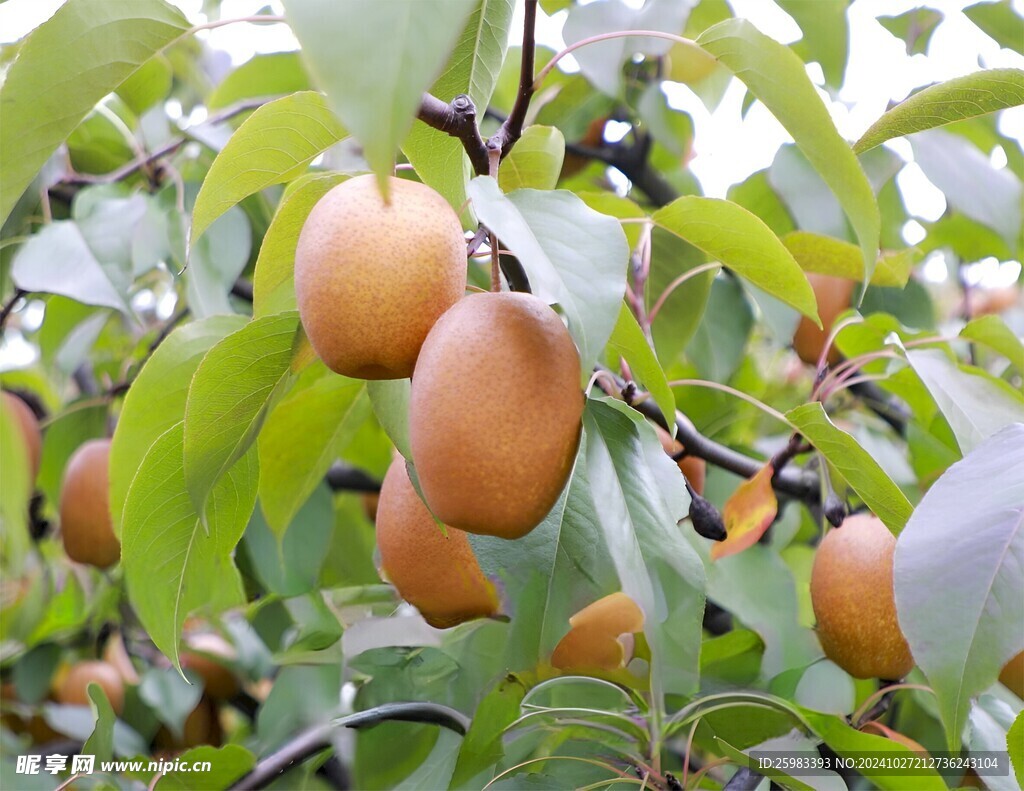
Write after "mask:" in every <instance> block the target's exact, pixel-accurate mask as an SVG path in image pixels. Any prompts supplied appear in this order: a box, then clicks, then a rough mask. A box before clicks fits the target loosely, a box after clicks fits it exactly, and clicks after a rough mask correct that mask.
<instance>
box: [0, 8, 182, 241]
mask: <svg viewBox="0 0 1024 791" xmlns="http://www.w3.org/2000/svg"><path fill="white" fill-rule="evenodd" d="M188 27H189V25H188V21H187V20H186V19H185V17H184V16H183V15H182V13H181V12H180V11H179V10H177V9H176V8H173V7H172V6H170V5H169V4H167V3H165V2H162V0H139V2H137V3H108V2H105V1H104V0H71V2H68V3H65V4H64V5H62V6H61V7H60V8H58V9H57V12H56V13H55V14H54V15H53V16H52V17H51V18H50V19H49V20H47V21H46V22H44V23H43V24H42V25H40V26H39V27H38V28H36V29H35V30H34V31H33V32H32V33H31V35H29V37H28V39H27V40H26V41H25V43H24V44H23V45H22V46H21V51H20V52H19V53H18V58H17V60H15V61H14V63H13V64H12V65H11V67H10V69H9V71H8V72H7V75H6V79H5V80H4V83H3V87H2V88H0V104H2V105H3V108H4V111H3V113H2V114H0V141H2V143H0V152H2V153H0V171H2V172H3V174H4V178H3V186H2V187H0V224H2V223H3V222H4V221H6V219H7V217H8V215H9V214H10V213H11V209H13V208H14V204H15V202H16V201H17V200H18V198H19V197H20V196H21V194H22V193H23V192H24V191H25V189H26V187H28V185H29V183H30V182H31V181H32V179H33V178H34V177H35V175H36V173H38V172H39V169H40V168H41V167H42V166H43V164H44V163H45V162H46V160H47V159H48V158H49V156H50V154H52V153H53V152H54V150H55V149H56V148H57V146H59V145H60V144H61V143H62V142H63V141H64V140H65V138H67V136H68V135H70V134H71V132H72V130H74V128H75V127H76V126H78V124H79V122H80V121H81V120H82V119H83V118H85V116H86V114H87V113H88V112H89V110H91V109H92V107H93V105H95V104H96V103H97V102H98V101H100V99H102V98H103V97H104V96H106V95H107V94H108V93H110V92H111V91H113V90H114V89H115V88H117V87H118V86H119V85H120V84H121V83H122V82H124V81H125V79H127V78H128V77H129V76H131V74H132V72H134V71H135V70H136V69H137V68H138V67H139V66H141V65H142V64H143V63H145V62H146V61H147V60H149V58H150V57H152V56H153V55H154V54H155V53H157V52H159V51H160V50H161V49H162V48H163V47H166V46H167V45H168V44H170V43H171V42H172V41H174V40H175V39H177V38H178V37H179V36H180V35H181V34H182V33H183V32H184V31H185V30H187V29H188Z"/></svg>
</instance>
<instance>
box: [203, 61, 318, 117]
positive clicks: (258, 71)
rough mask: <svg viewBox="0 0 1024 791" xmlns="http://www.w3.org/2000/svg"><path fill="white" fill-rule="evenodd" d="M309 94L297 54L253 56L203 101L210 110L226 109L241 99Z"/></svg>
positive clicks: (229, 73)
mask: <svg viewBox="0 0 1024 791" xmlns="http://www.w3.org/2000/svg"><path fill="white" fill-rule="evenodd" d="M308 90H309V75H307V74H306V70H305V68H303V66H302V59H301V57H300V56H299V53H298V52H270V53H267V54H266V55H254V56H253V57H251V58H250V59H249V60H247V61H246V62H245V63H243V64H242V65H241V66H239V67H238V68H237V69H235V70H234V71H230V72H228V74H227V76H226V77H225V78H224V79H223V80H222V81H221V83H220V84H219V85H218V86H217V87H216V88H215V89H214V91H213V93H211V94H210V96H209V98H208V99H207V100H206V106H207V107H208V108H209V109H210V110H219V109H221V108H223V107H229V106H230V105H232V104H235V103H236V102H240V101H242V100H244V99H252V98H254V97H258V96H279V95H283V94H284V95H286V94H291V93H296V92H298V91H308Z"/></svg>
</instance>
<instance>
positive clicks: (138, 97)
mask: <svg viewBox="0 0 1024 791" xmlns="http://www.w3.org/2000/svg"><path fill="white" fill-rule="evenodd" d="M173 82H174V70H173V68H172V67H171V62H170V61H169V60H167V58H166V57H164V56H163V55H157V56H156V57H153V58H150V59H149V60H147V61H146V62H145V63H143V64H142V66H140V67H139V68H138V69H137V70H136V71H135V73H134V74H132V76H130V77H129V78H128V79H127V80H125V81H124V82H122V83H121V84H120V85H119V86H118V87H117V95H118V96H120V97H121V98H122V99H123V100H124V103H125V104H127V105H128V107H129V108H130V109H131V111H132V112H133V113H135V114H136V115H142V113H144V112H145V111H146V110H148V109H149V108H150V107H152V106H153V105H154V104H156V103H157V102H159V101H162V100H164V99H166V98H167V94H169V93H170V92H171V85H172V83H173Z"/></svg>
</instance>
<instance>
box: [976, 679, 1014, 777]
mask: <svg viewBox="0 0 1024 791" xmlns="http://www.w3.org/2000/svg"><path fill="white" fill-rule="evenodd" d="M1016 714H1017V712H1016V710H1015V709H1014V708H1011V707H1010V705H1009V704H1007V703H1005V702H1004V701H1002V700H999V699H998V698H996V697H995V696H994V695H982V696H981V697H980V698H978V700H976V701H975V702H974V704H973V705H972V706H971V713H970V719H969V723H970V724H969V727H968V729H967V739H966V742H967V748H968V754H969V755H971V756H974V757H977V758H979V759H983V758H987V757H989V756H991V754H992V753H1001V752H1003V750H1006V749H1007V748H1009V750H1007V752H1010V751H1012V750H1013V747H1014V745H1013V743H1012V742H1011V741H1010V736H1009V734H1010V732H1011V730H1012V726H1013V720H1014V716H1015V715H1016ZM1019 746H1020V747H1021V748H1024V744H1021V745H1019ZM1010 760H1011V761H1012V760H1013V757H1012V755H1011V757H1010ZM985 785H986V786H987V787H988V788H989V789H990V791H1019V789H1020V782H1019V780H1017V778H1015V777H1014V776H1013V774H1012V772H1010V773H1007V774H1006V775H988V776H987V777H985Z"/></svg>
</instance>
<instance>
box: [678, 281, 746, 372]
mask: <svg viewBox="0 0 1024 791" xmlns="http://www.w3.org/2000/svg"><path fill="white" fill-rule="evenodd" d="M753 328H754V311H753V309H752V308H751V305H750V301H749V299H748V296H747V294H746V293H745V291H744V289H743V285H742V284H741V282H740V281H739V280H737V279H736V278H726V277H716V278H715V279H714V280H713V281H712V283H711V294H710V295H709V296H708V305H707V310H706V311H705V312H704V318H703V319H702V320H701V323H700V325H699V326H698V327H697V331H696V332H695V333H694V335H693V337H692V338H691V339H690V342H689V343H688V344H687V345H686V356H687V357H688V358H689V359H690V361H691V362H693V364H694V365H695V366H697V370H698V371H699V372H700V375H701V376H702V377H704V378H706V379H711V380H712V381H715V382H728V381H729V379H731V378H732V375H733V374H734V373H736V370H737V369H738V368H739V366H740V365H741V364H742V363H743V359H744V352H745V351H746V349H747V341H748V339H749V338H750V333H751V331H752V330H753Z"/></svg>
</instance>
